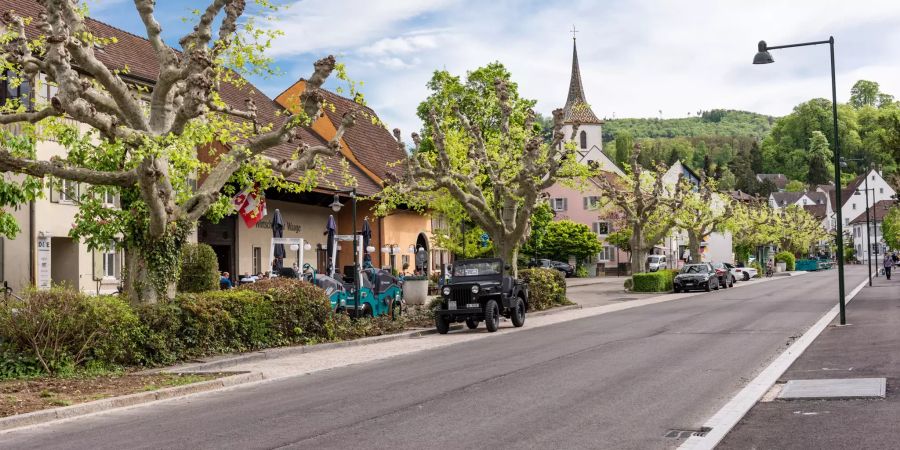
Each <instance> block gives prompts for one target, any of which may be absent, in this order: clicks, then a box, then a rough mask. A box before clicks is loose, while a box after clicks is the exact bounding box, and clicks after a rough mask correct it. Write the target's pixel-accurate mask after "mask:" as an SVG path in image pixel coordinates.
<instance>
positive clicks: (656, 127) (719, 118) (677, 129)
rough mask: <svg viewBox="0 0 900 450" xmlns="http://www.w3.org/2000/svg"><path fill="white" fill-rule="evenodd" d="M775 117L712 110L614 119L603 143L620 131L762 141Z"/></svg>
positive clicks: (641, 135)
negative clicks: (680, 115) (690, 114)
mask: <svg viewBox="0 0 900 450" xmlns="http://www.w3.org/2000/svg"><path fill="white" fill-rule="evenodd" d="M774 120H775V118H774V117H770V116H765V115H762V114H757V113H752V112H747V111H735V110H726V109H713V110H710V111H701V112H700V115H699V116H694V117H684V118H680V119H653V118H648V119H613V120H607V121H606V124H605V125H604V126H603V140H604V141H605V142H608V141H612V140H614V139H615V138H616V135H617V134H618V133H621V132H628V133H629V134H630V135H631V136H632V138H635V139H640V138H674V137H701V136H703V137H705V136H748V137H751V136H752V137H754V138H757V139H762V138H763V137H764V136H765V135H766V134H767V133H768V132H769V130H770V129H771V128H772V123H773V122H774Z"/></svg>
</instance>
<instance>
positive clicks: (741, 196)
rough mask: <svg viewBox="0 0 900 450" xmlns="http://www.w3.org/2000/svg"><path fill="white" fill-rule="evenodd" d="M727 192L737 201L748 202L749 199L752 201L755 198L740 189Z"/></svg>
mask: <svg viewBox="0 0 900 450" xmlns="http://www.w3.org/2000/svg"><path fill="white" fill-rule="evenodd" d="M728 194H729V195H731V198H732V199H734V200H736V201H739V202H749V201H753V200H755V199H756V197H755V196H753V195H750V194H748V193H746V192H743V191H741V190H740V189H738V190H736V191H731V192H729V193H728Z"/></svg>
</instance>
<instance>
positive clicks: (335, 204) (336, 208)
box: [328, 194, 344, 212]
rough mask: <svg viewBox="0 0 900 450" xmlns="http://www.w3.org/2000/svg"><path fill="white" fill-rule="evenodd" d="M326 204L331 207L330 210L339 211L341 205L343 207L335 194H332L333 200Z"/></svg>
mask: <svg viewBox="0 0 900 450" xmlns="http://www.w3.org/2000/svg"><path fill="white" fill-rule="evenodd" d="M328 206H330V207H331V210H332V211H334V212H340V211H341V207H343V206H344V205H342V204H341V199H340V197H338V195H337V194H334V201H333V202H331V204H330V205H328Z"/></svg>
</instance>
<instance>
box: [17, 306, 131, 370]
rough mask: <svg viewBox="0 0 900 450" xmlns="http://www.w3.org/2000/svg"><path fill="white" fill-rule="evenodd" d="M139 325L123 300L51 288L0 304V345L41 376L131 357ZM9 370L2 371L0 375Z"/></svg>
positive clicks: (123, 361)
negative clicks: (33, 363) (35, 366)
mask: <svg viewBox="0 0 900 450" xmlns="http://www.w3.org/2000/svg"><path fill="white" fill-rule="evenodd" d="M140 328H141V327H140V322H139V321H138V318H137V316H136V315H135V314H134V312H133V311H132V309H131V307H130V306H129V305H128V303H126V302H125V301H124V300H122V299H120V298H118V297H113V296H98V297H91V296H87V295H85V294H83V293H81V292H78V291H73V290H67V289H62V288H54V289H50V290H46V291H37V290H31V291H26V292H25V294H24V297H23V298H22V299H17V298H8V299H7V300H6V301H4V302H2V303H0V341H3V342H5V343H6V349H5V350H4V351H5V352H6V353H10V354H11V353H13V352H15V353H17V354H18V355H20V356H21V358H20V360H21V361H27V360H30V359H34V360H36V361H37V362H38V363H39V365H40V368H41V369H42V370H43V371H44V372H45V373H47V374H60V373H67V372H71V371H72V370H74V369H75V368H76V367H77V366H79V365H84V364H88V363H91V364H92V365H95V366H101V367H105V366H110V365H117V364H124V363H128V362H130V361H131V360H133V359H135V357H136V350H137V344H136V343H137V340H138V338H139V333H140ZM6 358H7V356H5V357H4V359H6ZM6 370H9V369H4V371H6Z"/></svg>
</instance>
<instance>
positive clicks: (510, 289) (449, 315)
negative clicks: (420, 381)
mask: <svg viewBox="0 0 900 450" xmlns="http://www.w3.org/2000/svg"><path fill="white" fill-rule="evenodd" d="M509 269H510V268H509V266H507V265H505V264H504V263H503V260H502V259H497V258H494V259H470V260H463V261H457V262H456V263H454V264H453V277H452V278H451V279H450V283H448V284H446V285H444V287H443V288H441V305H440V308H438V309H436V310H435V312H434V324H435V327H437V330H438V333H441V334H446V333H447V332H448V331H450V324H451V323H454V322H465V323H466V326H467V327H469V329H473V330H474V329H475V328H478V324H479V323H481V321H484V324H485V326H486V327H487V330H488V331H490V332H494V331H497V329H498V328H500V316H503V317H506V318H509V319H511V320H512V323H513V325H514V326H516V327H521V326H522V325H525V312H526V310H527V309H528V286H527V285H526V284H525V283H523V282H522V281H521V280H517V279H515V278H513V277H512V276H510V274H509Z"/></svg>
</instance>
